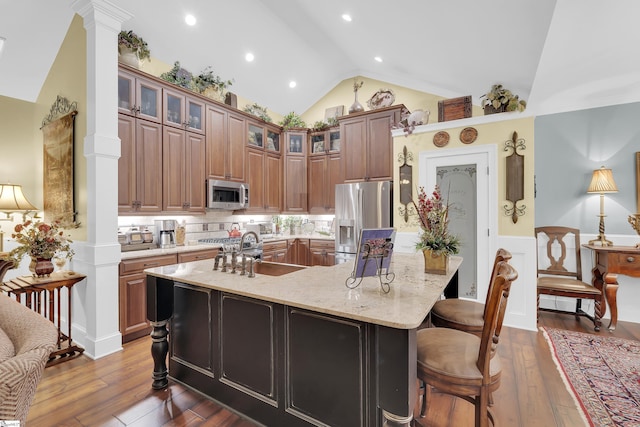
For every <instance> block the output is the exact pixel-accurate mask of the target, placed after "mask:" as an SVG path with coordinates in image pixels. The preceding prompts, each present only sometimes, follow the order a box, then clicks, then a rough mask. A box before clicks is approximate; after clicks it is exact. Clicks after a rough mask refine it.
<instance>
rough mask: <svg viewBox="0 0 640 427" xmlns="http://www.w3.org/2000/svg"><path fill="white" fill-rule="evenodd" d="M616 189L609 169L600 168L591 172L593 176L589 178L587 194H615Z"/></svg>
mask: <svg viewBox="0 0 640 427" xmlns="http://www.w3.org/2000/svg"><path fill="white" fill-rule="evenodd" d="M617 192H618V187H617V186H616V182H615V181H614V180H613V174H612V173H611V169H607V168H605V167H604V166H602V167H601V168H600V169H596V170H594V171H593V176H592V177H591V184H589V189H588V190H587V193H600V194H602V193H617Z"/></svg>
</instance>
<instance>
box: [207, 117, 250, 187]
mask: <svg viewBox="0 0 640 427" xmlns="http://www.w3.org/2000/svg"><path fill="white" fill-rule="evenodd" d="M245 126H246V123H245V119H244V117H242V116H241V115H240V114H234V113H233V112H231V111H229V110H227V109H225V108H223V107H218V106H214V105H207V107H206V173H207V176H210V177H214V178H218V179H221V180H228V181H236V182H245V137H246V132H247V131H246V129H245ZM250 196H251V194H250Z"/></svg>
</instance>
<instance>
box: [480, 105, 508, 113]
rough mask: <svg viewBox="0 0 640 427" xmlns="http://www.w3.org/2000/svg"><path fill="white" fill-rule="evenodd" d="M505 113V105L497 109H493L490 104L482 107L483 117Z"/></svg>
mask: <svg viewBox="0 0 640 427" xmlns="http://www.w3.org/2000/svg"><path fill="white" fill-rule="evenodd" d="M505 111H507V104H501V105H500V107H498V108H494V107H493V105H491V104H487V105H485V106H484V115H485V116H487V115H489V114H496V113H504V112H505Z"/></svg>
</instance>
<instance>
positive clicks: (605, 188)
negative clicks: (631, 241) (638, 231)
mask: <svg viewBox="0 0 640 427" xmlns="http://www.w3.org/2000/svg"><path fill="white" fill-rule="evenodd" d="M617 192H618V187H616V182H615V181H614V180H613V174H612V173H611V169H606V168H605V167H604V166H602V167H601V168H600V169H596V170H594V171H593V176H592V177H591V184H589V189H588V190H587V193H591V194H594V193H598V194H600V215H599V217H600V225H599V227H598V231H599V233H598V238H597V239H595V240H589V244H590V245H593V244H597V243H600V245H602V246H611V245H613V243H612V242H611V241H610V240H607V239H606V238H605V237H604V217H605V214H604V194H605V193H617Z"/></svg>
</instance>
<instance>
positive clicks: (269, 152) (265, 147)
mask: <svg viewBox="0 0 640 427" xmlns="http://www.w3.org/2000/svg"><path fill="white" fill-rule="evenodd" d="M247 129H248V137H247V148H246V162H247V184H248V186H249V207H248V208H247V209H246V212H247V213H279V212H280V210H281V206H282V200H281V199H282V185H283V180H282V159H281V155H280V134H279V132H278V131H277V129H276V128H275V127H273V128H272V127H269V126H263V125H258V124H255V123H248V124H247Z"/></svg>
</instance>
